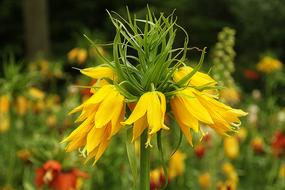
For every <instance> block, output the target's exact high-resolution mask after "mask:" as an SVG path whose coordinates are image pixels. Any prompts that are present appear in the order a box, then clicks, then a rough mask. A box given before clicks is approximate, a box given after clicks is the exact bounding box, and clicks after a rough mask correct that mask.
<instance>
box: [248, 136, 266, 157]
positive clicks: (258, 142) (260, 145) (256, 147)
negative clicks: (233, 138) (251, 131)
mask: <svg viewBox="0 0 285 190" xmlns="http://www.w3.org/2000/svg"><path fill="white" fill-rule="evenodd" d="M250 145H251V147H252V149H253V151H254V152H255V153H258V154H260V153H263V151H264V140H263V138H262V137H259V136H256V137H254V138H253V139H252V140H251V142H250Z"/></svg>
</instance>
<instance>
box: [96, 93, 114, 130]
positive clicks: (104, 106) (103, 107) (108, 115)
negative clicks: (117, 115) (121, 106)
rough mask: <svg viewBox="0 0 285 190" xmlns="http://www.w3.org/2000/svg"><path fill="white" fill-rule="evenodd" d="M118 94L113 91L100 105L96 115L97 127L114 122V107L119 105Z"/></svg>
mask: <svg viewBox="0 0 285 190" xmlns="http://www.w3.org/2000/svg"><path fill="white" fill-rule="evenodd" d="M117 94H118V93H117V92H115V91H111V92H110V94H109V96H108V97H107V98H106V99H104V100H103V102H102V103H101V104H100V106H99V108H98V110H97V112H96V115H95V127H96V128H101V127H104V126H105V125H106V124H107V123H108V122H110V121H111V120H112V117H113V111H114V106H115V105H116V103H117V99H116V97H117Z"/></svg>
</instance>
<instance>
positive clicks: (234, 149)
mask: <svg viewBox="0 0 285 190" xmlns="http://www.w3.org/2000/svg"><path fill="white" fill-rule="evenodd" d="M224 151H225V154H226V156H227V157H228V158H230V159H236V158H237V157H238V156H239V142H238V139H237V138H236V137H225V138H224Z"/></svg>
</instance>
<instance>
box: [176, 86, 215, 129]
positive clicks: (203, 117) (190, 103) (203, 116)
mask: <svg viewBox="0 0 285 190" xmlns="http://www.w3.org/2000/svg"><path fill="white" fill-rule="evenodd" d="M193 90H194V89H190V88H187V89H185V90H183V91H181V92H179V99H180V101H182V102H183V103H184V105H186V108H187V110H188V111H189V113H191V115H193V116H194V117H195V118H197V119H198V120H199V121H202V122H204V123H207V124H213V120H212V118H211V116H210V114H209V113H208V111H207V110H206V109H205V108H204V106H203V105H202V104H201V103H200V101H199V100H198V99H197V97H196V95H195V94H194V93H193V92H192V91H193Z"/></svg>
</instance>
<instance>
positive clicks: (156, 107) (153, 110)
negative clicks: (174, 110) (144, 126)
mask: <svg viewBox="0 0 285 190" xmlns="http://www.w3.org/2000/svg"><path fill="white" fill-rule="evenodd" d="M148 94H149V95H148V96H147V97H148V108H147V121H148V125H149V130H150V132H149V134H154V133H156V132H157V131H159V130H160V129H161V120H162V114H161V108H160V101H159V98H158V96H157V94H156V92H149V93H148Z"/></svg>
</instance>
